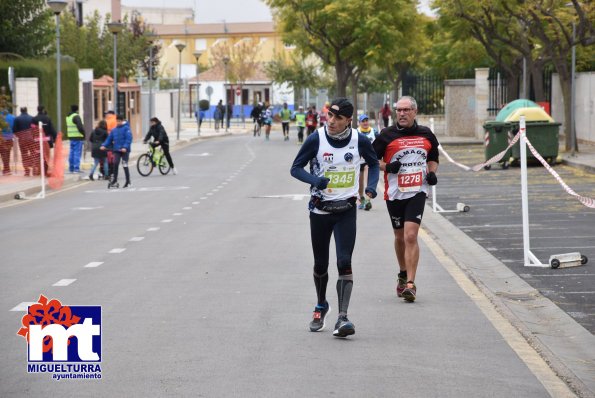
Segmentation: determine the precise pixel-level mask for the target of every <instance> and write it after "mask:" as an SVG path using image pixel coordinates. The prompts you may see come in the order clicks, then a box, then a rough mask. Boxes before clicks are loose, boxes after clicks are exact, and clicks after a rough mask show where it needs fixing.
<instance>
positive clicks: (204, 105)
mask: <svg viewBox="0 0 595 398" xmlns="http://www.w3.org/2000/svg"><path fill="white" fill-rule="evenodd" d="M210 107H211V104H209V100H206V99H201V100H200V101H198V108H199V109H200V110H201V111H208V110H209V108H210Z"/></svg>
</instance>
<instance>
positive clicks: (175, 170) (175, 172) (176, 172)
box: [172, 167, 178, 175]
mask: <svg viewBox="0 0 595 398" xmlns="http://www.w3.org/2000/svg"><path fill="white" fill-rule="evenodd" d="M172 170H173V172H174V175H177V174H178V169H176V168H175V167H174V168H173V169H172Z"/></svg>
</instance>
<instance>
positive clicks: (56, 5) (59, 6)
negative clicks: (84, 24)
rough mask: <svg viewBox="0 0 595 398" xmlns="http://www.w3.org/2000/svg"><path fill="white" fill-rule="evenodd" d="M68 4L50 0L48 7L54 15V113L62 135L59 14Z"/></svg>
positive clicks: (59, 0) (58, 0)
mask: <svg viewBox="0 0 595 398" xmlns="http://www.w3.org/2000/svg"><path fill="white" fill-rule="evenodd" d="M67 5H68V3H67V2H66V1H61V0H50V1H48V6H49V7H50V8H51V9H52V11H53V12H54V14H56V101H57V103H56V113H57V116H56V117H57V118H58V120H57V122H56V125H57V126H58V132H59V133H62V73H61V68H62V66H61V64H60V57H61V56H60V13H61V12H62V11H64V8H66V6H67Z"/></svg>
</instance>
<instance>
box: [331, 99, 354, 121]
mask: <svg viewBox="0 0 595 398" xmlns="http://www.w3.org/2000/svg"><path fill="white" fill-rule="evenodd" d="M329 112H331V113H333V114H335V115H341V116H345V117H352V116H353V104H351V102H350V101H349V100H348V99H347V98H336V99H334V100H333V102H331V106H330V108H329Z"/></svg>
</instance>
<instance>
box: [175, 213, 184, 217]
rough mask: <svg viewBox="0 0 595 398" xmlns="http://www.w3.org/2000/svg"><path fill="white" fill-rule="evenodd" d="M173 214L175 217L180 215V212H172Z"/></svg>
mask: <svg viewBox="0 0 595 398" xmlns="http://www.w3.org/2000/svg"><path fill="white" fill-rule="evenodd" d="M173 215H174V216H176V217H178V216H181V215H182V213H174V214H173Z"/></svg>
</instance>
